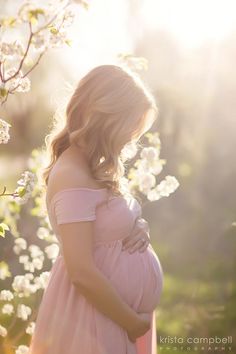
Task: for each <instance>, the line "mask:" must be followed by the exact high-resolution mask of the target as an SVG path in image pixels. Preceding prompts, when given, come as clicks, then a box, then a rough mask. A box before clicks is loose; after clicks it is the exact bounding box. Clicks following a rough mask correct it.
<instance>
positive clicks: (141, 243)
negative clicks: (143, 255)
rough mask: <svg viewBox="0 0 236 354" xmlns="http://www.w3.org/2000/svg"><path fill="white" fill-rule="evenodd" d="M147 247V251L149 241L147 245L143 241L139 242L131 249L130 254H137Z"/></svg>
mask: <svg viewBox="0 0 236 354" xmlns="http://www.w3.org/2000/svg"><path fill="white" fill-rule="evenodd" d="M144 245H145V249H146V248H147V246H148V242H147V240H145V243H144V242H143V241H142V240H138V241H137V242H136V243H135V245H134V246H132V247H130V249H129V253H134V252H136V251H137V250H139V251H140V248H143V246H144Z"/></svg>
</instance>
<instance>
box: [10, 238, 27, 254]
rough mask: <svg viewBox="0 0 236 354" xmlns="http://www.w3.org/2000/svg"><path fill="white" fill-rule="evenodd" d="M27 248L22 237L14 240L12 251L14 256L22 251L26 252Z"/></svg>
mask: <svg viewBox="0 0 236 354" xmlns="http://www.w3.org/2000/svg"><path fill="white" fill-rule="evenodd" d="M26 248H27V242H26V240H25V239H24V238H22V237H17V238H16V239H15V245H14V246H13V251H14V252H15V253H16V254H20V252H21V251H22V250H26Z"/></svg>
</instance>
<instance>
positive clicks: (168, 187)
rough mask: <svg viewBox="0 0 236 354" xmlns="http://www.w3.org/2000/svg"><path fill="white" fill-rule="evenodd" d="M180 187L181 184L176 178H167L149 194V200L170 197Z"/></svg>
mask: <svg viewBox="0 0 236 354" xmlns="http://www.w3.org/2000/svg"><path fill="white" fill-rule="evenodd" d="M178 187H179V182H178V180H177V179H176V178H175V177H174V176H166V177H165V179H164V180H162V181H161V182H160V183H159V184H158V185H157V186H156V187H155V188H154V189H153V190H151V191H149V192H148V195H147V198H148V199H149V200H158V199H160V198H162V197H168V196H169V195H170V194H171V193H173V192H174V191H175V190H176V189H177V188H178Z"/></svg>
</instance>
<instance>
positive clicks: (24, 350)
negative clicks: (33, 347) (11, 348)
mask: <svg viewBox="0 0 236 354" xmlns="http://www.w3.org/2000/svg"><path fill="white" fill-rule="evenodd" d="M28 353H29V347H27V345H19V347H17V349H16V351H15V354H28Z"/></svg>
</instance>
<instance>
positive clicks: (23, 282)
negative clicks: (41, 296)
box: [12, 273, 37, 297]
mask: <svg viewBox="0 0 236 354" xmlns="http://www.w3.org/2000/svg"><path fill="white" fill-rule="evenodd" d="M33 278H34V276H33V274H32V273H26V274H25V275H16V276H15V277H14V279H13V282H12V288H13V289H14V290H15V291H16V293H17V295H18V296H19V297H28V296H30V294H33V293H35V292H36V290H37V287H36V286H35V284H33V283H31V282H30V281H31V280H32V279H33Z"/></svg>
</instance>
